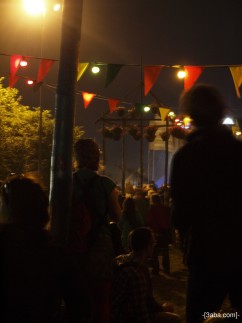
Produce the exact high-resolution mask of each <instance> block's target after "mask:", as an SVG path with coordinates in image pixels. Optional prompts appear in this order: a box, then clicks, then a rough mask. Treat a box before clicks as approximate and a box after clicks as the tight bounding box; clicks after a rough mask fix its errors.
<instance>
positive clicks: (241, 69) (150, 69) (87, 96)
mask: <svg viewBox="0 0 242 323" xmlns="http://www.w3.org/2000/svg"><path fill="white" fill-rule="evenodd" d="M1 55H2V56H9V57H10V73H9V86H10V87H13V86H14V85H15V84H16V82H17V81H18V79H19V78H26V76H20V75H17V72H18V71H19V68H20V67H21V62H23V60H26V61H28V60H31V59H36V60H39V61H40V63H39V68H38V73H37V77H36V78H35V81H34V85H35V89H38V88H39V87H40V86H41V85H42V84H43V83H44V82H43V80H44V78H45V77H46V76H47V74H48V73H49V71H50V70H51V67H52V66H53V64H54V63H55V62H57V61H58V60H55V59H49V58H41V57H34V56H24V55H20V54H13V55H8V54H4V53H0V56H1ZM91 64H92V63H90V62H81V63H79V64H78V70H77V82H78V81H79V80H80V79H81V78H82V77H83V75H84V73H85V71H86V70H87V69H88V67H89V65H91ZM96 64H97V65H100V66H102V65H103V66H106V67H107V73H106V82H105V86H106V87H107V86H108V85H110V83H112V82H113V81H114V80H115V79H116V77H117V75H118V73H119V72H120V70H121V69H122V67H123V66H136V67H142V68H143V71H144V73H143V75H144V80H143V81H144V96H147V95H148V93H149V92H150V91H151V89H152V87H153V86H154V84H155V82H156V81H157V79H158V77H159V75H160V73H161V72H162V69H164V68H176V69H180V68H182V69H183V70H184V72H185V78H184V89H185V90H188V89H189V88H190V87H191V86H192V85H193V84H195V83H196V81H197V80H198V78H199V77H200V75H201V74H202V72H203V71H204V70H205V69H206V68H219V67H221V68H229V70H230V72H231V76H232V79H233V82H234V86H235V91H236V95H237V97H238V98H241V94H240V86H241V85H242V65H203V66H182V65H144V66H143V65H138V64H109V63H96ZM81 93H82V97H83V101H84V108H85V109H86V108H87V107H88V106H89V104H90V103H91V102H92V100H93V98H94V97H100V96H98V95H97V94H95V93H88V92H84V91H82V92H81ZM106 100H107V101H108V104H109V109H110V112H113V111H114V110H115V108H116V107H117V105H118V104H119V103H120V99H116V98H106Z"/></svg>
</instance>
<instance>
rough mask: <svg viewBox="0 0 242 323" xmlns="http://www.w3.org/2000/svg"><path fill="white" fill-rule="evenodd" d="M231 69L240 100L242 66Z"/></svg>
mask: <svg viewBox="0 0 242 323" xmlns="http://www.w3.org/2000/svg"><path fill="white" fill-rule="evenodd" d="M229 69H230V72H231V74H232V77H233V81H234V86H235V90H236V94H237V97H238V98H240V97H241V95H240V91H239V87H240V86H241V84H242V66H235V67H230V68H229Z"/></svg>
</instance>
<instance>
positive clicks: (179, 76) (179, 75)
mask: <svg viewBox="0 0 242 323" xmlns="http://www.w3.org/2000/svg"><path fill="white" fill-rule="evenodd" d="M177 77H178V78H179V79H184V78H185V77H186V72H185V71H184V70H180V71H179V72H178V73H177Z"/></svg>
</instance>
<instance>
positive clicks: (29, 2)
mask: <svg viewBox="0 0 242 323" xmlns="http://www.w3.org/2000/svg"><path fill="white" fill-rule="evenodd" d="M23 7H24V10H25V11H26V12H27V13H28V14H30V15H32V16H37V15H44V14H45V12H46V5H45V0H24V1H23Z"/></svg>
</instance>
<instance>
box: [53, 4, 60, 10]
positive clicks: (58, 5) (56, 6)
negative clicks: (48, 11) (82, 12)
mask: <svg viewBox="0 0 242 323" xmlns="http://www.w3.org/2000/svg"><path fill="white" fill-rule="evenodd" d="M60 8H61V5H60V3H55V4H54V5H53V11H55V12H56V11H59V10H60Z"/></svg>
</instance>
